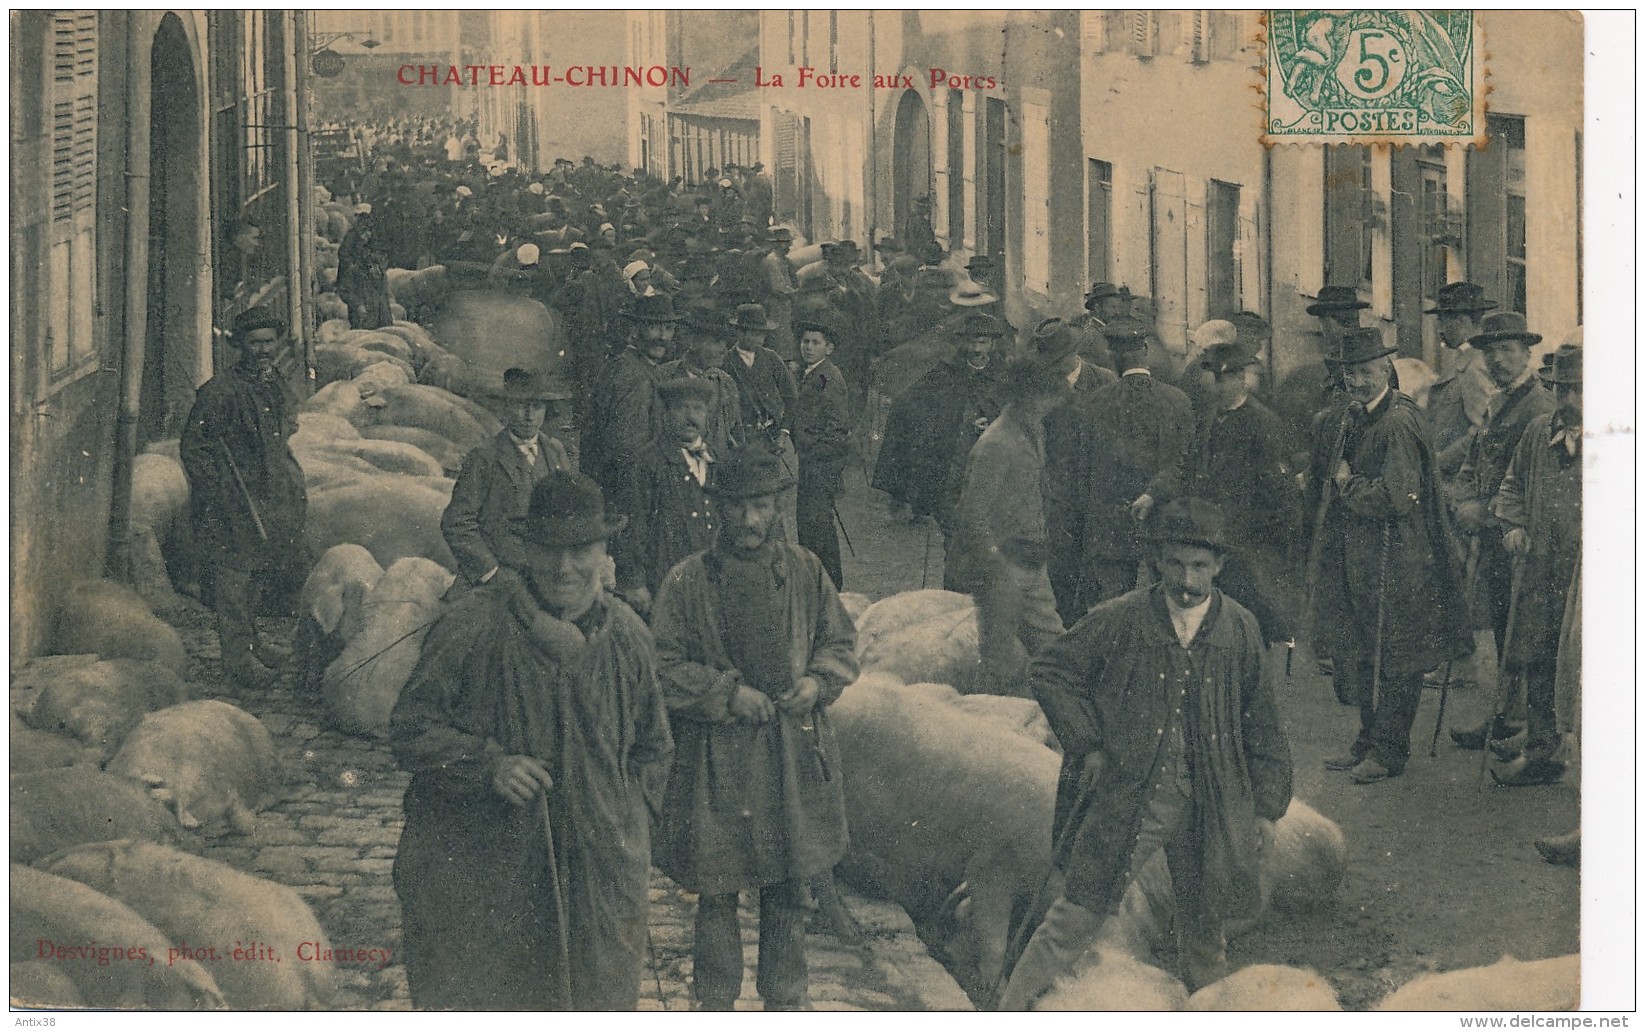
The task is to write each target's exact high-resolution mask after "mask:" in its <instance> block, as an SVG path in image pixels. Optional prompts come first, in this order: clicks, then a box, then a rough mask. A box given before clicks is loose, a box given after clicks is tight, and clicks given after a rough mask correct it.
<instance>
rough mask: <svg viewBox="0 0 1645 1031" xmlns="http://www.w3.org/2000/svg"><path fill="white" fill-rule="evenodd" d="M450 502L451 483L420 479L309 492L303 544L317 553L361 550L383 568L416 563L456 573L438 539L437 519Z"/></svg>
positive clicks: (371, 480)
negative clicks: (407, 560)
mask: <svg viewBox="0 0 1645 1031" xmlns="http://www.w3.org/2000/svg"><path fill="white" fill-rule="evenodd" d="M434 482H438V483H442V484H443V485H444V489H440V488H438V487H435V486H432V485H431V484H432V483H434ZM450 501H451V481H450V480H439V481H431V480H429V479H428V478H423V477H410V476H389V475H382V476H376V477H371V478H368V479H367V480H366V481H364V482H355V483H342V484H339V485H338V486H335V487H326V488H324V489H321V490H311V491H310V492H309V497H308V527H307V534H308V541H309V544H310V546H311V547H312V548H313V549H314V550H315V551H317V552H323V551H324V550H325V549H327V548H330V547H332V546H333V545H337V544H359V545H362V546H364V547H365V548H366V550H368V551H370V552H371V554H372V556H373V557H374V558H376V559H377V561H378V563H380V564H381V565H383V566H384V567H385V568H386V567H388V566H391V565H393V564H394V563H395V562H398V561H399V560H400V559H402V558H412V557H421V558H426V559H432V560H433V561H435V562H438V563H439V564H440V565H442V566H445V567H446V568H447V569H456V568H457V565H456V560H455V559H453V558H452V556H451V548H450V547H449V546H447V544H446V540H445V537H444V535H442V534H441V533H440V516H441V514H442V513H444V512H445V508H446V505H447V504H448V503H449V502H450Z"/></svg>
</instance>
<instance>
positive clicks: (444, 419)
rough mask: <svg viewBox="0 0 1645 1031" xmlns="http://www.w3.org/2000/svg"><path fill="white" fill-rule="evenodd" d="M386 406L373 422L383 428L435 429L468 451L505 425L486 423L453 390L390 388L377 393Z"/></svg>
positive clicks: (412, 386)
mask: <svg viewBox="0 0 1645 1031" xmlns="http://www.w3.org/2000/svg"><path fill="white" fill-rule="evenodd" d="M377 397H379V398H382V400H383V404H382V406H381V407H380V408H378V410H377V414H376V418H375V419H374V420H373V421H374V422H376V423H378V424H379V425H382V424H389V425H394V426H415V427H417V428H419V429H425V430H432V431H433V432H435V433H438V434H439V435H440V436H442V437H444V438H446V439H447V440H449V441H451V442H452V443H453V444H456V445H457V446H458V447H459V448H462V449H463V451H464V453H465V454H466V453H467V452H468V451H471V450H473V449H474V448H477V447H479V446H480V445H481V444H483V443H485V442H486V441H487V440H489V439H491V437H493V436H495V435H496V433H497V430H498V429H500V428H501V426H502V424H501V423H499V422H497V420H496V419H495V418H492V419H490V420H489V423H488V422H487V421H486V420H483V419H481V418H480V417H479V415H478V414H476V412H477V410H476V408H475V407H474V406H472V405H471V404H468V403H465V402H464V401H463V400H461V399H459V398H458V396H457V395H456V394H453V393H451V392H450V391H446V390H441V389H440V388H439V387H431V386H428V385H427V384H423V383H412V384H410V385H408V386H403V387H389V388H387V389H385V390H383V391H381V392H380V393H378V394H377Z"/></svg>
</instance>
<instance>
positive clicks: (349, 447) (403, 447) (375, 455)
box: [293, 437, 445, 477]
mask: <svg viewBox="0 0 1645 1031" xmlns="http://www.w3.org/2000/svg"><path fill="white" fill-rule="evenodd" d="M303 450H311V451H319V452H320V457H321V458H322V460H327V459H330V458H331V457H332V456H334V455H346V456H351V457H354V458H358V459H360V460H362V461H364V462H366V463H367V464H369V465H371V466H373V467H374V468H376V469H377V470H379V471H381V472H385V473H399V474H400V475H402V476H432V477H439V476H444V475H445V467H444V466H442V465H441V464H440V462H439V461H438V460H437V459H436V458H435V457H434V456H433V455H431V454H429V453H428V452H427V451H424V450H423V449H422V448H420V447H417V446H416V445H414V444H406V443H402V442H400V441H398V440H376V439H372V438H368V437H355V438H353V439H352V440H339V441H337V442H336V443H334V444H326V445H320V446H318V447H308V448H304V449H303ZM293 453H294V454H295V453H296V449H293ZM298 464H299V465H301V464H302V460H301V456H299V458H298Z"/></svg>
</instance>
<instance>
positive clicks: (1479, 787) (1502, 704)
mask: <svg viewBox="0 0 1645 1031" xmlns="http://www.w3.org/2000/svg"><path fill="white" fill-rule="evenodd" d="M1524 576H1525V562H1524V560H1523V559H1522V558H1520V556H1518V555H1515V556H1514V578H1513V586H1512V587H1511V588H1509V594H1508V628H1507V629H1506V630H1504V631H1503V633H1502V654H1501V655H1498V656H1497V701H1496V705H1494V706H1492V712H1491V719H1490V721H1489V722H1488V723H1486V724H1485V744H1484V746H1483V747H1481V748H1480V750H1479V775H1478V777H1477V783H1476V784H1475V786H1474V790H1476V791H1484V790H1485V771H1486V770H1487V769H1488V768H1489V767H1490V764H1491V731H1492V730H1495V729H1496V726H1497V722H1498V721H1499V720H1500V719H1502V716H1503V713H1504V711H1505V710H1506V709H1507V707H1508V705H1509V701H1508V700H1509V699H1510V698H1511V697H1512V692H1511V691H1510V690H1509V688H1508V680H1509V674H1508V657H1509V656H1510V655H1512V654H1513V650H1514V623H1515V621H1516V620H1517V617H1518V616H1519V588H1520V584H1521V582H1522V581H1523V579H1524ZM1518 675H1519V674H1517V673H1516V674H1514V676H1518Z"/></svg>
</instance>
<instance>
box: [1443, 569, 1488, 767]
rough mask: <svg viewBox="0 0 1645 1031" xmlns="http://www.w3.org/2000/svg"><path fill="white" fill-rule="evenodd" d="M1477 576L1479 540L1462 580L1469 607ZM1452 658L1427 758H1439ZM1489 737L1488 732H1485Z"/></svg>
mask: <svg viewBox="0 0 1645 1031" xmlns="http://www.w3.org/2000/svg"><path fill="white" fill-rule="evenodd" d="M1478 576H1479V538H1478V537H1474V538H1472V539H1470V540H1469V541H1468V572H1467V574H1466V575H1465V576H1463V578H1462V597H1463V598H1464V599H1466V601H1467V603H1468V604H1469V605H1472V604H1473V601H1474V583H1475V581H1476V579H1477V578H1478ZM1454 662H1455V659H1454V658H1451V659H1446V660H1445V679H1444V680H1442V681H1440V684H1439V713H1438V714H1437V715H1436V716H1434V736H1433V738H1432V739H1431V740H1430V741H1429V742H1428V758H1430V759H1437V758H1439V731H1440V728H1441V727H1443V726H1444V725H1445V702H1446V699H1447V697H1448V696H1449V695H1450V693H1451V668H1452V665H1453V663H1454ZM1486 733H1487V736H1489V731H1487V732H1486Z"/></svg>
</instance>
